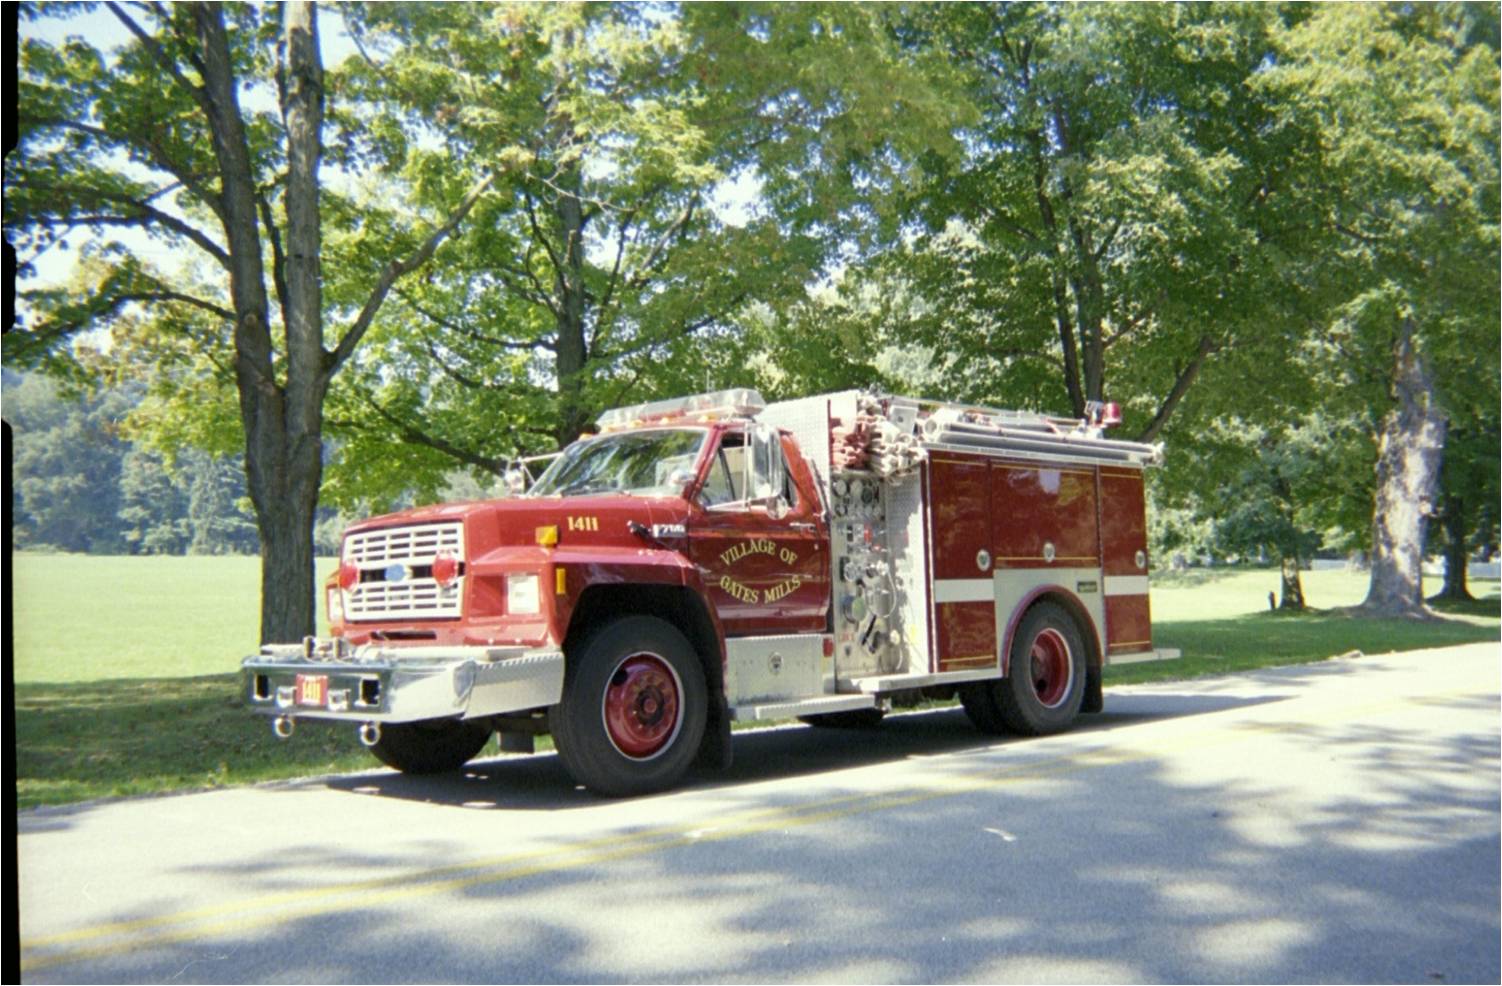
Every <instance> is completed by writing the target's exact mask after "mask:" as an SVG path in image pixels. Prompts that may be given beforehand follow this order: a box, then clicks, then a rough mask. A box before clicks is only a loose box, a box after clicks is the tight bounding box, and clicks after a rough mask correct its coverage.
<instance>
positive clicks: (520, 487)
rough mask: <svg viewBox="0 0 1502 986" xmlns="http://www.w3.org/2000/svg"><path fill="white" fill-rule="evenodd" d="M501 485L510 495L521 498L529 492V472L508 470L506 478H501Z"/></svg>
mask: <svg viewBox="0 0 1502 986" xmlns="http://www.w3.org/2000/svg"><path fill="white" fill-rule="evenodd" d="M501 484H502V486H503V488H504V489H505V491H506V492H507V493H508V494H509V495H511V496H519V495H520V494H522V493H525V492H526V491H527V471H526V470H525V469H518V468H515V467H513V468H511V469H507V470H506V474H505V476H503V477H501Z"/></svg>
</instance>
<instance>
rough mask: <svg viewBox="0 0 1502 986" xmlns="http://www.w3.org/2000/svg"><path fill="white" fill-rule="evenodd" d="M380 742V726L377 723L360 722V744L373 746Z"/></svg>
mask: <svg viewBox="0 0 1502 986" xmlns="http://www.w3.org/2000/svg"><path fill="white" fill-rule="evenodd" d="M380 741H381V724H380V723H378V722H362V723H361V724H360V742H361V743H364V744H365V745H366V746H375V745H376V744H377V743H379V742H380Z"/></svg>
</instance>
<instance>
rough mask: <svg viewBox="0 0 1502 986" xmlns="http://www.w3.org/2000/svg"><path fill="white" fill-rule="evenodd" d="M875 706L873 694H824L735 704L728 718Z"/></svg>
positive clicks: (786, 716) (739, 719) (762, 717)
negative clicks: (787, 700)
mask: <svg viewBox="0 0 1502 986" xmlns="http://www.w3.org/2000/svg"><path fill="white" fill-rule="evenodd" d="M874 708H876V697H875V696H873V695H824V696H821V697H819V698H805V699H802V700H800V701H796V702H777V703H774V704H770V705H737V706H734V707H732V708H731V710H730V718H732V719H734V720H736V721H737V722H747V721H750V720H767V719H794V718H797V717H798V716H817V715H823V714H824V713H826V712H852V711H854V710H856V709H874Z"/></svg>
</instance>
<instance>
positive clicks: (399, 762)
mask: <svg viewBox="0 0 1502 986" xmlns="http://www.w3.org/2000/svg"><path fill="white" fill-rule="evenodd" d="M490 732H491V731H490V730H489V729H487V728H486V727H484V726H479V725H476V724H475V723H472V722H464V721H463V720H461V719H427V720H424V721H422V722H399V723H391V724H387V725H382V726H381V738H380V739H379V740H377V741H376V743H375V745H374V746H372V747H371V748H370V752H371V753H374V754H375V755H376V759H377V760H379V761H381V763H383V764H385V765H386V766H388V767H395V768H396V769H397V770H399V771H401V772H402V773H404V774H442V773H446V772H448V771H450V770H458V769H459V768H460V767H463V766H464V765H465V764H467V763H469V761H470V760H472V759H474V756H475V754H477V753H479V752H480V750H482V749H483V748H484V747H485V744H486V743H487V742H488V741H489V740H490Z"/></svg>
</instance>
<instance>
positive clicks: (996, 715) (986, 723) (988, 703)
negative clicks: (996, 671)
mask: <svg viewBox="0 0 1502 986" xmlns="http://www.w3.org/2000/svg"><path fill="white" fill-rule="evenodd" d="M998 684H1000V682H999V681H972V682H968V683H966V684H963V685H961V686H960V688H959V692H960V704H961V705H962V706H964V707H965V715H967V716H969V717H970V722H971V723H972V724H973V725H974V726H975V728H976V729H979V730H980V731H981V732H983V733H993V734H999V733H1005V732H1007V727H1006V723H1004V722H1002V721H1001V710H1000V709H998V708H997V707H996V686H997V685H998Z"/></svg>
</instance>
